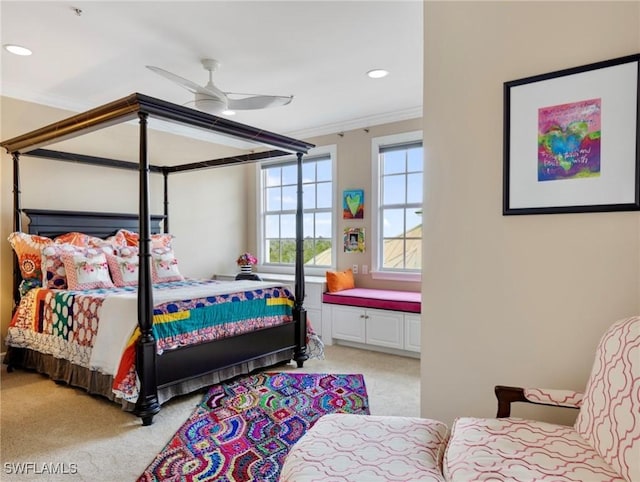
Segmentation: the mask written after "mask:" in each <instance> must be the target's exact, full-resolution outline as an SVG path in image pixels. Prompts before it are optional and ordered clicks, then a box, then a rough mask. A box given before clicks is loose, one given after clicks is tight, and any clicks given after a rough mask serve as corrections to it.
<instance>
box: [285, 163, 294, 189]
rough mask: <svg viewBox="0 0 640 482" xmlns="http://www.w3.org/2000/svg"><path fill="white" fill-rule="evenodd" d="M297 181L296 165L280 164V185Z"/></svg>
mask: <svg viewBox="0 0 640 482" xmlns="http://www.w3.org/2000/svg"><path fill="white" fill-rule="evenodd" d="M297 183H298V166H296V165H295V164H290V165H288V166H282V185H283V186H284V185H286V184H297Z"/></svg>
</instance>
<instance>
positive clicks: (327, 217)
mask: <svg viewBox="0 0 640 482" xmlns="http://www.w3.org/2000/svg"><path fill="white" fill-rule="evenodd" d="M315 237H316V238H325V239H331V213H316V232H315Z"/></svg>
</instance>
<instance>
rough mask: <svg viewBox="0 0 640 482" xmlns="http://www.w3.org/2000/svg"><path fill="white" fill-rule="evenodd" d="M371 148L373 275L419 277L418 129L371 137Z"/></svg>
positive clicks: (420, 160) (420, 154) (420, 163)
mask: <svg viewBox="0 0 640 482" xmlns="http://www.w3.org/2000/svg"><path fill="white" fill-rule="evenodd" d="M372 152H373V157H374V159H373V173H374V179H373V187H374V196H372V197H373V203H375V205H374V206H373V209H374V212H375V215H374V218H375V219H374V220H373V223H372V224H373V228H374V235H375V238H374V239H375V242H376V246H375V256H376V257H375V259H374V268H373V271H374V272H373V273H372V275H373V276H374V277H378V278H387V279H405V280H408V279H415V280H418V279H419V275H420V272H421V269H422V191H423V184H422V174H423V150H422V132H412V133H407V134H400V135H394V136H385V137H379V138H375V139H373V142H372ZM372 214H373V213H372ZM385 273H386V275H385ZM393 273H395V274H399V276H397V278H396V277H394V276H393V275H392V274H393Z"/></svg>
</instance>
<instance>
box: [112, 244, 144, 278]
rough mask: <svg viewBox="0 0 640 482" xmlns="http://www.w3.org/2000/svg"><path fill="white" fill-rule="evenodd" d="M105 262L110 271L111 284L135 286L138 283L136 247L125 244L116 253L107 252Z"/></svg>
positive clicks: (138, 262)
mask: <svg viewBox="0 0 640 482" xmlns="http://www.w3.org/2000/svg"><path fill="white" fill-rule="evenodd" d="M107 263H108V264H109V271H110V272H111V279H112V280H113V284H115V285H116V286H118V287H122V286H136V285H137V284H138V269H139V265H140V259H139V258H138V248H136V247H134V246H126V247H124V248H120V250H119V251H118V254H117V255H115V254H107Z"/></svg>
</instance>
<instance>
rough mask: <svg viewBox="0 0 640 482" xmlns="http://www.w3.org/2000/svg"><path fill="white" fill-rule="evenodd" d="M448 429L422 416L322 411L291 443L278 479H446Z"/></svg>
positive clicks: (370, 481) (284, 481)
mask: <svg viewBox="0 0 640 482" xmlns="http://www.w3.org/2000/svg"><path fill="white" fill-rule="evenodd" d="M447 432H448V430H447V426H446V425H445V424H444V423H442V422H438V421H436V420H429V419H424V418H414V417H386V416H375V415H352V414H329V415H324V416H323V417H321V418H320V419H319V420H318V421H317V422H316V423H315V425H314V426H313V427H312V428H311V429H310V430H309V431H308V432H307V433H306V434H305V435H303V436H302V438H301V439H300V440H298V441H297V442H296V444H295V445H294V446H293V447H292V449H291V451H290V452H289V454H288V455H287V458H286V459H285V463H284V465H283V467H282V472H281V474H280V480H281V481H282V482H295V481H306V482H310V481H317V482H326V481H337V480H340V481H343V482H348V481H354V482H361V481H365V480H366V481H367V482H377V481H380V482H383V481H410V480H414V481H418V480H420V481H444V478H443V477H442V471H441V460H442V454H443V452H444V447H445V445H446V441H447Z"/></svg>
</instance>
